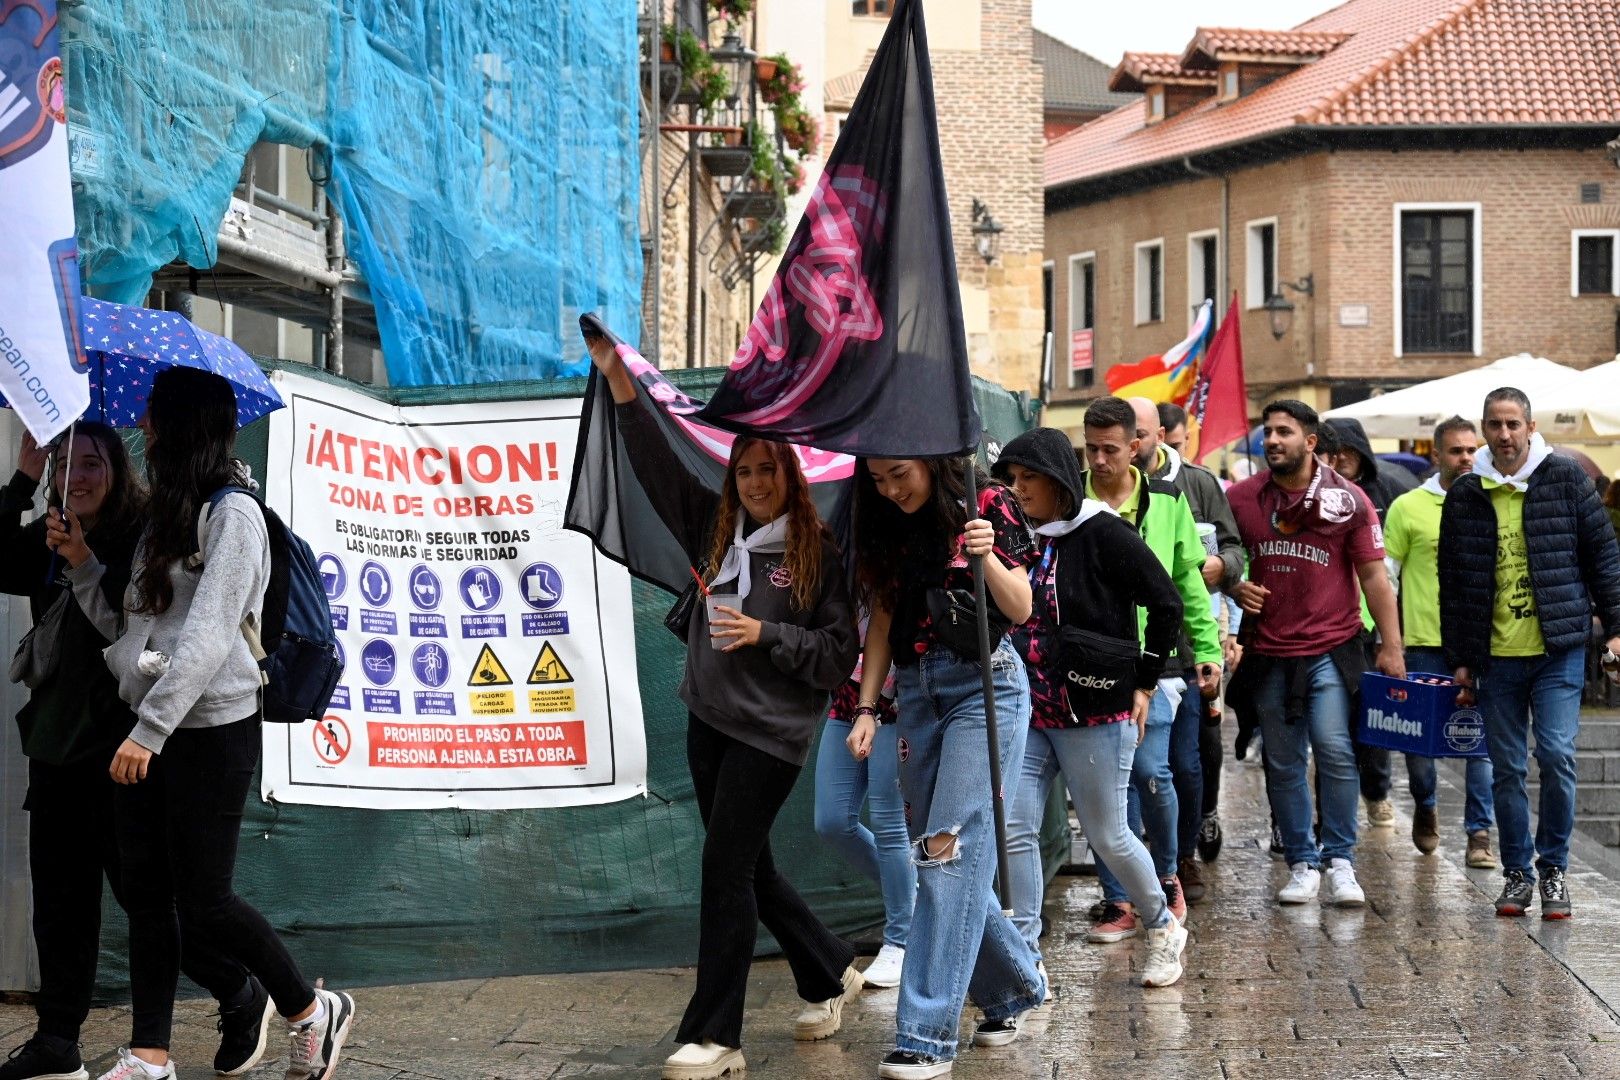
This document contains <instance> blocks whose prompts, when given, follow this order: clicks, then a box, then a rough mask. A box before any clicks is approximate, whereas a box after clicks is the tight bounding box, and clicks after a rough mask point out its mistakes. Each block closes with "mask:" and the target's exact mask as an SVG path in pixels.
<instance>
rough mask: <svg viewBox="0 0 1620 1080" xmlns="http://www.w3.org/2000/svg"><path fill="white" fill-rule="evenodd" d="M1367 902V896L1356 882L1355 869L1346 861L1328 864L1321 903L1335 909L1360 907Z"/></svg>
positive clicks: (1339, 860) (1340, 860)
mask: <svg viewBox="0 0 1620 1080" xmlns="http://www.w3.org/2000/svg"><path fill="white" fill-rule="evenodd" d="M1366 902H1367V894H1366V893H1364V892H1362V891H1361V884H1360V883H1359V882H1357V881H1356V868H1355V867H1354V866H1353V865H1351V863H1350V860H1348V859H1334V860H1333V861H1332V862H1330V863H1328V868H1327V888H1325V889H1323V890H1322V903H1324V904H1332V905H1334V906H1335V907H1360V906H1361V905H1363V904H1365V903H1366Z"/></svg>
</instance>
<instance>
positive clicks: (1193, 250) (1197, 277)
mask: <svg viewBox="0 0 1620 1080" xmlns="http://www.w3.org/2000/svg"><path fill="white" fill-rule="evenodd" d="M1211 237H1214V238H1215V295H1214V296H1211V297H1209V299H1210V300H1214V301H1215V302H1216V303H1217V304H1219V303H1220V299H1221V297H1222V296H1225V295H1226V289H1225V288H1224V284H1225V283H1224V282H1222V281H1221V278H1222V277H1223V276H1224V275H1225V273H1226V266H1225V260H1223V259H1222V258H1221V230H1219V229H1200V230H1199V231H1198V232H1192V233H1188V234H1187V328H1188V329H1189V330H1190V329H1192V324H1193V323H1194V322H1196V321H1198V307H1199V305H1198V304H1195V303H1193V285H1194V283H1195V282H1196V283H1198V284H1199V285H1202V284H1203V280H1204V268H1203V266H1202V265H1200V263H1199V260H1198V241H1200V240H1208V239H1210V238H1211ZM1199 303H1202V301H1200V302H1199Z"/></svg>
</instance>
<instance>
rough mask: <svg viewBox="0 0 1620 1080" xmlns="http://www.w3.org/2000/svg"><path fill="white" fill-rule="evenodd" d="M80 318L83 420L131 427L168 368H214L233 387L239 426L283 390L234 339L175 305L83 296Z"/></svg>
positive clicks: (275, 402)
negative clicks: (86, 383)
mask: <svg viewBox="0 0 1620 1080" xmlns="http://www.w3.org/2000/svg"><path fill="white" fill-rule="evenodd" d="M81 303H82V305H83V306H82V308H81V310H80V315H79V320H80V328H81V331H82V340H83V342H84V350H85V358H86V360H87V361H88V362H89V364H90V407H89V408H88V409H86V410H85V413H84V416H83V417H81V419H84V420H100V421H102V422H103V423H106V424H111V425H112V426H113V427H121V428H129V427H134V426H135V424H136V422H137V421H138V420H140V418H141V416H142V415H143V414H144V413H145V412H146V399H147V396H148V395H149V394H151V392H152V380H153V379H155V378H157V374H158V372H160V371H162V370H164V369H165V368H169V367H193V368H198V369H200V370H203V371H211V372H213V373H214V374H215V375H218V376H220V377H221V378H223V379H225V380H226V381H227V382H229V383H230V384H231V388H232V389H233V390H235V391H236V422H237V426H239V427H240V426H241V425H243V424H248V423H251V422H252V421H254V420H257V419H259V418H260V417H261V416H265V415H267V414H269V413H271V412H274V411H275V410H277V409H279V408H281V405H282V402H281V395H279V394H277V393H276V391H275V388H274V387H272V386H271V385H270V380H269V379H268V378H266V377H265V374H264V372H263V371H262V370H261V369H260V368H259V365H258V364H256V363H254V362H253V358H252V357H250V356H248V354H247V353H245V352H243V351H242V349H241V347H240V346H238V345H237V344H236V343H235V342H233V341H230V340H228V339H226V338H222V337H220V336H219V335H218V334H211V333H209V332H208V331H207V330H201V329H199V328H197V327H196V326H194V325H192V323H191V320H189V319H187V318H186V317H185V316H184V315H181V314H179V313H178V312H174V311H155V310H153V309H151V308H143V307H133V306H130V305H126V304H112V303H108V302H106V301H104V300H94V299H92V298H90V297H88V296H86V297H84V299H83V300H82V302H81Z"/></svg>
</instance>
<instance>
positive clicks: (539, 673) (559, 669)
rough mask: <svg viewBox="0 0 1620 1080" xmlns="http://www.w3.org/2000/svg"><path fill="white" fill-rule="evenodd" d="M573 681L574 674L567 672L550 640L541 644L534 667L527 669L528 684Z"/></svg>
mask: <svg viewBox="0 0 1620 1080" xmlns="http://www.w3.org/2000/svg"><path fill="white" fill-rule="evenodd" d="M485 648H488V646H485ZM573 681H574V676H573V675H571V674H569V671H568V667H567V665H565V664H564V663H563V662H562V657H560V656H558V655H557V650H556V649H553V648H552V647H551V642H549V641H548V642H545V643H544V644H543V645H541V646H540V655H539V656H537V657H535V658H534V667H532V668H530V669H529V685H530V686H533V685H536V684H537V683H556V682H573Z"/></svg>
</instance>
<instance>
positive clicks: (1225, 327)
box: [1187, 293, 1249, 463]
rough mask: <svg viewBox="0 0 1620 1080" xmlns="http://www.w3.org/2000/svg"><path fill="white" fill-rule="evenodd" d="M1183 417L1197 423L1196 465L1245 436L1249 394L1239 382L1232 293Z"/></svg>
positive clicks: (1239, 338)
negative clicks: (1197, 462) (1230, 301)
mask: <svg viewBox="0 0 1620 1080" xmlns="http://www.w3.org/2000/svg"><path fill="white" fill-rule="evenodd" d="M1187 415H1188V416H1189V417H1190V418H1192V419H1193V420H1195V421H1197V423H1198V451H1197V455H1196V458H1197V460H1198V461H1199V462H1200V463H1202V462H1203V460H1204V459H1205V458H1207V457H1209V456H1210V455H1211V454H1213V453H1215V451H1217V450H1219V449H1221V448H1222V447H1224V446H1226V445H1228V444H1229V443H1232V442H1234V441H1236V440H1238V439H1241V438H1244V437H1245V436H1247V435H1248V433H1249V392H1248V387H1247V386H1246V385H1245V384H1244V381H1243V336H1242V333H1241V331H1240V330H1239V329H1238V303H1237V294H1236V293H1233V294H1232V304H1231V306H1230V307H1228V308H1227V309H1226V318H1224V319H1222V320H1221V325H1220V327H1219V328H1218V329H1217V330H1216V331H1215V338H1214V340H1213V341H1211V342H1210V345H1209V355H1208V356H1206V357H1205V358H1204V363H1203V366H1202V367H1201V368H1200V370H1199V372H1198V379H1197V381H1196V382H1194V383H1193V389H1192V393H1191V395H1189V396H1188V398H1187Z"/></svg>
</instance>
